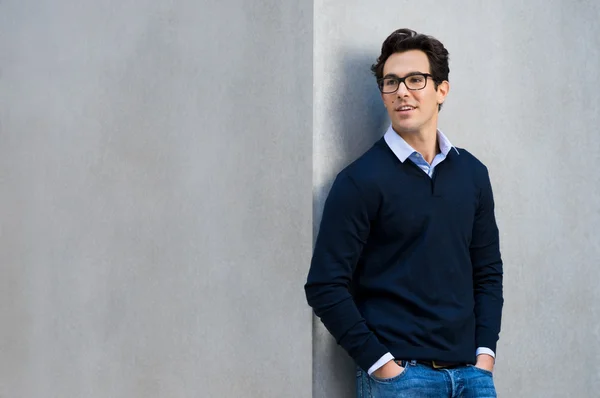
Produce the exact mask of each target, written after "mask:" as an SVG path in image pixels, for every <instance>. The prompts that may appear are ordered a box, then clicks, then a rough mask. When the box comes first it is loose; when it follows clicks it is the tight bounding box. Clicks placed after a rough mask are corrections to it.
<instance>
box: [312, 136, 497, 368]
mask: <svg viewBox="0 0 600 398" xmlns="http://www.w3.org/2000/svg"><path fill="white" fill-rule="evenodd" d="M305 292H306V297H307V300H308V303H309V305H310V306H311V307H313V309H314V311H315V314H316V315H317V316H318V317H319V318H321V320H322V322H323V324H324V325H325V326H326V327H327V329H328V330H329V332H330V333H331V334H332V335H333V336H334V337H335V339H336V341H337V342H338V344H340V345H341V346H342V347H343V348H344V349H345V350H346V351H347V352H348V353H349V354H350V356H351V357H352V358H353V359H354V360H355V361H356V363H357V364H358V365H359V366H360V367H361V368H362V369H364V370H368V369H369V367H371V366H372V365H373V364H374V363H375V362H377V361H378V360H379V358H381V357H382V356H383V355H384V354H385V353H387V352H390V353H392V355H394V357H395V358H397V359H417V360H438V361H447V362H464V363H474V362H475V350H476V347H488V348H490V349H492V350H494V351H496V342H497V341H498V334H499V332H500V319H501V312H502V304H503V298H502V260H501V257H500V249H499V239H498V228H497V226H496V221H495V217H494V200H493V197H492V188H491V185H490V180H489V176H488V172H487V169H486V167H485V166H484V165H483V164H482V163H481V162H480V161H479V160H477V159H476V158H475V157H474V156H473V155H471V154H470V153H469V152H467V151H465V150H464V149H458V153H457V152H456V151H455V150H454V149H453V150H451V151H450V152H449V153H448V156H447V157H446V159H445V160H444V161H443V162H441V163H440V164H439V165H437V166H436V168H435V172H434V175H433V178H430V177H429V176H428V175H427V174H425V173H424V172H423V171H422V170H421V169H419V168H418V167H417V166H416V165H415V164H414V163H413V162H411V161H410V160H408V159H407V160H406V161H405V162H404V163H402V162H400V160H399V159H398V158H397V157H396V156H395V155H394V153H393V152H392V151H391V149H390V148H389V147H388V146H387V144H386V143H385V141H384V140H383V139H381V140H379V141H378V142H377V143H376V144H375V145H374V146H373V147H372V148H371V149H370V150H369V151H367V152H366V153H365V154H364V155H362V156H361V157H360V158H359V159H358V160H356V161H355V162H354V163H352V164H351V165H349V166H348V167H347V168H346V169H344V170H343V171H342V172H340V173H339V174H338V176H337V178H336V179H335V182H334V184H333V186H332V188H331V191H330V192H329V196H328V198H327V201H326V202H325V208H324V210H323V218H322V221H321V227H320V230H319V235H318V237H317V241H316V244H315V249H314V255H313V258H312V262H311V267H310V271H309V274H308V280H307V283H306V285H305Z"/></svg>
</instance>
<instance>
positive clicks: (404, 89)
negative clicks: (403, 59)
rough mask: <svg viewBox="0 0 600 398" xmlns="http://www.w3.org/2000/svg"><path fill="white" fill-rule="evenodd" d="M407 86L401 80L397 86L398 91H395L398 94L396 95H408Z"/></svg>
mask: <svg viewBox="0 0 600 398" xmlns="http://www.w3.org/2000/svg"><path fill="white" fill-rule="evenodd" d="M408 91H409V90H408V87H406V83H404V82H401V83H400V85H399V86H398V91H396V93H397V94H398V97H405V96H406V95H408Z"/></svg>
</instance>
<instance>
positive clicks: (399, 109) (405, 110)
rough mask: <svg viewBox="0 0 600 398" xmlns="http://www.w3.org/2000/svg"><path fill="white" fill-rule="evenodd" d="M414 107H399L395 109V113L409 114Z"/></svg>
mask: <svg viewBox="0 0 600 398" xmlns="http://www.w3.org/2000/svg"><path fill="white" fill-rule="evenodd" d="M414 109H415V107H414V106H410V105H403V106H399V107H397V108H396V112H410V111H412V110H414Z"/></svg>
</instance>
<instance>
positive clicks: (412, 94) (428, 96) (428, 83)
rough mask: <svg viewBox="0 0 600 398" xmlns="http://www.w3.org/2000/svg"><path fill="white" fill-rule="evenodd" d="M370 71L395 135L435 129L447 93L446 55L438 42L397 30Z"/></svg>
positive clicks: (446, 52) (388, 39)
mask: <svg viewBox="0 0 600 398" xmlns="http://www.w3.org/2000/svg"><path fill="white" fill-rule="evenodd" d="M371 70H372V72H373V74H374V75H375V77H376V78H377V83H378V85H379V89H380V90H381V96H382V99H383V102H384V105H385V107H386V109H387V111H388V114H389V116H390V119H391V121H392V126H393V127H394V129H395V130H396V131H397V132H399V133H402V132H419V131H424V130H431V129H433V130H435V128H437V117H438V112H439V110H440V109H441V107H442V103H443V102H444V100H445V98H446V95H447V94H448V91H449V89H450V86H449V83H448V74H449V72H450V68H449V66H448V51H447V50H446V48H445V47H444V45H443V44H442V43H441V42H440V41H439V40H437V39H435V38H433V37H431V36H426V35H423V34H419V33H417V32H415V31H412V30H410V29H398V30H396V31H395V32H393V33H392V34H391V35H390V36H389V37H388V38H387V39H386V40H385V41H384V42H383V45H382V47H381V55H380V56H379V58H378V59H377V63H375V64H374V65H373V66H372V67H371ZM396 88H397V89H396Z"/></svg>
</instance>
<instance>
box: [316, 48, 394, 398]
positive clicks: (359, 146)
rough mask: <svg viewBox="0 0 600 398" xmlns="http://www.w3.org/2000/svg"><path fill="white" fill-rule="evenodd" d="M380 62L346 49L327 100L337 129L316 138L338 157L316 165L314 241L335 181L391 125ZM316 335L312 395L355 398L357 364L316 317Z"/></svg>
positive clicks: (359, 52)
mask: <svg viewBox="0 0 600 398" xmlns="http://www.w3.org/2000/svg"><path fill="white" fill-rule="evenodd" d="M376 58H377V55H375V54H373V53H370V52H365V51H360V50H357V49H352V50H347V51H346V52H345V53H344V56H343V57H342V58H341V59H340V63H339V65H338V67H337V68H336V70H338V71H341V76H339V75H338V76H336V80H335V81H336V82H337V83H336V84H331V85H330V86H329V89H330V90H329V91H328V92H327V100H328V101H334V104H327V106H326V108H327V109H331V113H330V115H328V117H331V118H332V119H333V121H332V123H329V122H328V123H327V125H331V126H333V128H332V129H329V130H327V131H317V132H316V133H317V134H318V137H321V138H320V139H321V140H322V141H324V142H325V143H327V145H326V147H327V148H332V153H331V156H332V157H335V160H332V161H328V162H317V165H326V167H327V168H328V169H327V170H323V172H324V174H326V176H327V177H326V178H325V182H324V184H323V185H322V186H320V187H316V189H315V190H314V196H313V213H314V214H313V220H314V222H315V224H314V233H315V234H314V236H315V237H316V234H317V232H318V229H319V225H318V224H319V223H320V220H321V212H322V209H323V205H324V203H325V199H326V198H327V194H328V192H329V189H330V187H331V184H332V183H333V180H334V179H335V176H336V175H337V174H338V173H339V172H340V171H341V170H342V169H343V168H344V167H346V166H347V165H348V164H350V163H351V162H352V161H354V160H355V159H356V158H358V157H359V156H360V155H362V154H363V153H364V152H365V151H367V150H368V149H369V148H370V147H371V146H372V145H373V143H375V142H376V141H377V140H378V139H379V138H381V137H382V135H383V133H384V132H385V130H386V129H387V127H388V125H389V121H388V117H387V112H386V110H385V108H384V106H383V103H382V101H381V95H380V93H379V90H378V88H377V83H376V80H375V77H374V76H373V74H372V73H371V70H370V68H371V65H372V64H373V63H374V62H375V60H376ZM338 73H339V72H338ZM316 127H317V128H321V129H322V128H323V126H316ZM325 156H328V157H329V156H330V155H329V154H325ZM313 336H314V338H313V358H314V359H313V360H314V365H313V383H314V384H313V396H314V397H315V398H321V397H323V398H325V397H339V398H345V397H348V398H350V397H352V398H354V397H355V396H356V393H355V383H356V367H355V364H354V361H353V360H352V359H351V358H350V356H348V354H347V353H346V352H345V351H344V350H343V349H342V348H340V347H338V346H337V344H336V342H335V340H334V339H333V337H332V336H331V335H330V334H329V332H327V331H326V330H325V327H324V326H323V324H322V323H321V321H320V320H318V319H316V318H315V324H314V327H313Z"/></svg>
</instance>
